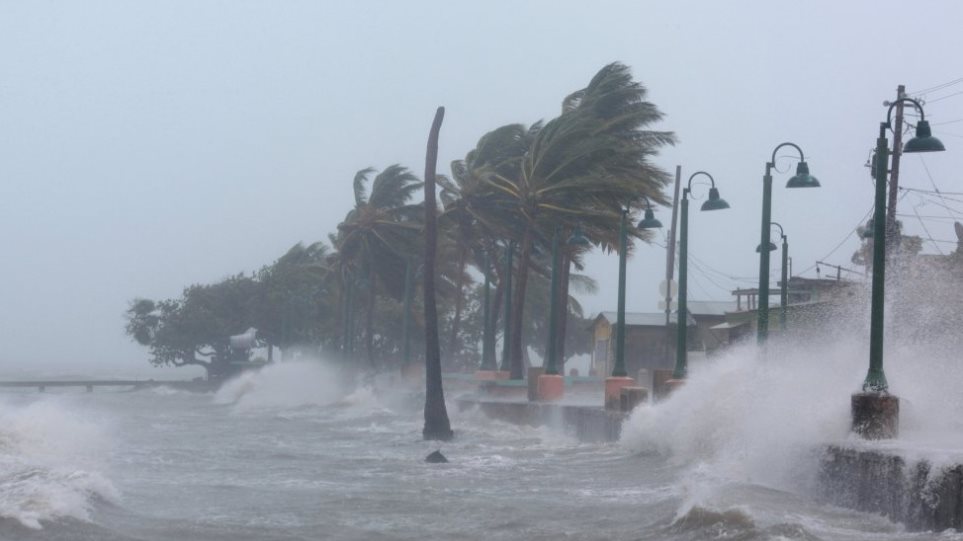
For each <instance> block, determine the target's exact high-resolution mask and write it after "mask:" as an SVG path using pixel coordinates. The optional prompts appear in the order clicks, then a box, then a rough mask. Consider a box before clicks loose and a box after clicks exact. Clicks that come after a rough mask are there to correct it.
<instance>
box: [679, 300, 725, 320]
mask: <svg viewBox="0 0 963 541" xmlns="http://www.w3.org/2000/svg"><path fill="white" fill-rule="evenodd" d="M686 307H687V308H688V309H689V313H690V314H693V315H696V316H724V315H726V312H735V311H736V302H735V301H686Z"/></svg>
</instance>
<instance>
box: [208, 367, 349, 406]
mask: <svg viewBox="0 0 963 541" xmlns="http://www.w3.org/2000/svg"><path fill="white" fill-rule="evenodd" d="M349 390H350V389H345V388H344V385H343V377H342V375H341V373H340V372H339V371H338V370H337V369H335V368H333V367H331V366H330V365H329V364H327V363H324V362H321V361H296V362H287V363H275V364H271V365H268V366H266V367H265V368H263V369H261V370H258V371H256V372H254V371H250V372H245V373H243V374H241V375H239V376H237V377H236V378H234V379H232V380H230V381H228V382H227V383H225V384H224V385H223V386H222V387H221V388H220V389H219V390H218V391H217V393H216V394H215V395H214V402H215V403H217V404H233V405H234V409H235V411H249V410H253V409H287V408H296V407H301V406H326V405H329V404H332V403H334V402H336V401H338V400H340V399H342V398H344V396H345V395H346V394H347V392H348V391H349Z"/></svg>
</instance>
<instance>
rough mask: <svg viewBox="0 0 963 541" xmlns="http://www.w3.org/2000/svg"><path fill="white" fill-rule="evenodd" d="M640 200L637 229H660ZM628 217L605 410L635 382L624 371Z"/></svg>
mask: <svg viewBox="0 0 963 541" xmlns="http://www.w3.org/2000/svg"><path fill="white" fill-rule="evenodd" d="M642 199H643V200H645V215H644V216H643V218H642V220H641V221H640V222H639V225H638V228H639V229H642V230H647V229H658V228H661V227H662V222H660V221H659V220H657V219H656V218H655V212H653V210H652V203H651V202H649V199H648V198H647V197H645V196H642ZM628 217H629V209H627V208H624V209H622V217H621V221H620V222H619V299H618V312H617V317H616V322H615V365H614V366H613V367H612V376H611V377H608V378H606V379H605V408H606V409H618V408H619V399H620V398H619V397H620V393H621V392H622V387H626V386H628V385H631V384H632V383H633V382H634V381H635V380H634V379H632V378H630V377H629V373H628V371H627V370H626V369H625V262H626V255H627V252H628V245H629V233H628Z"/></svg>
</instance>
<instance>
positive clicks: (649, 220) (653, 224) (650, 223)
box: [638, 207, 662, 229]
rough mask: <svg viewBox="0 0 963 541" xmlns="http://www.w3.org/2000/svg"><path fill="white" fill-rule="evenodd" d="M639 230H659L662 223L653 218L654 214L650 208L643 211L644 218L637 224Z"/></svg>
mask: <svg viewBox="0 0 963 541" xmlns="http://www.w3.org/2000/svg"><path fill="white" fill-rule="evenodd" d="M638 227H639V229H661V228H662V222H660V221H659V220H657V219H656V218H655V213H654V212H652V207H648V208H646V209H645V217H643V218H642V220H641V221H640V222H639V226H638Z"/></svg>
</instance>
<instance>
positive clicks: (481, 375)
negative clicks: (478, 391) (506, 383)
mask: <svg viewBox="0 0 963 541" xmlns="http://www.w3.org/2000/svg"><path fill="white" fill-rule="evenodd" d="M510 375H511V373H510V372H507V371H502V370H476V371H475V379H476V380H478V381H495V380H501V379H508V376H510Z"/></svg>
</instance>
